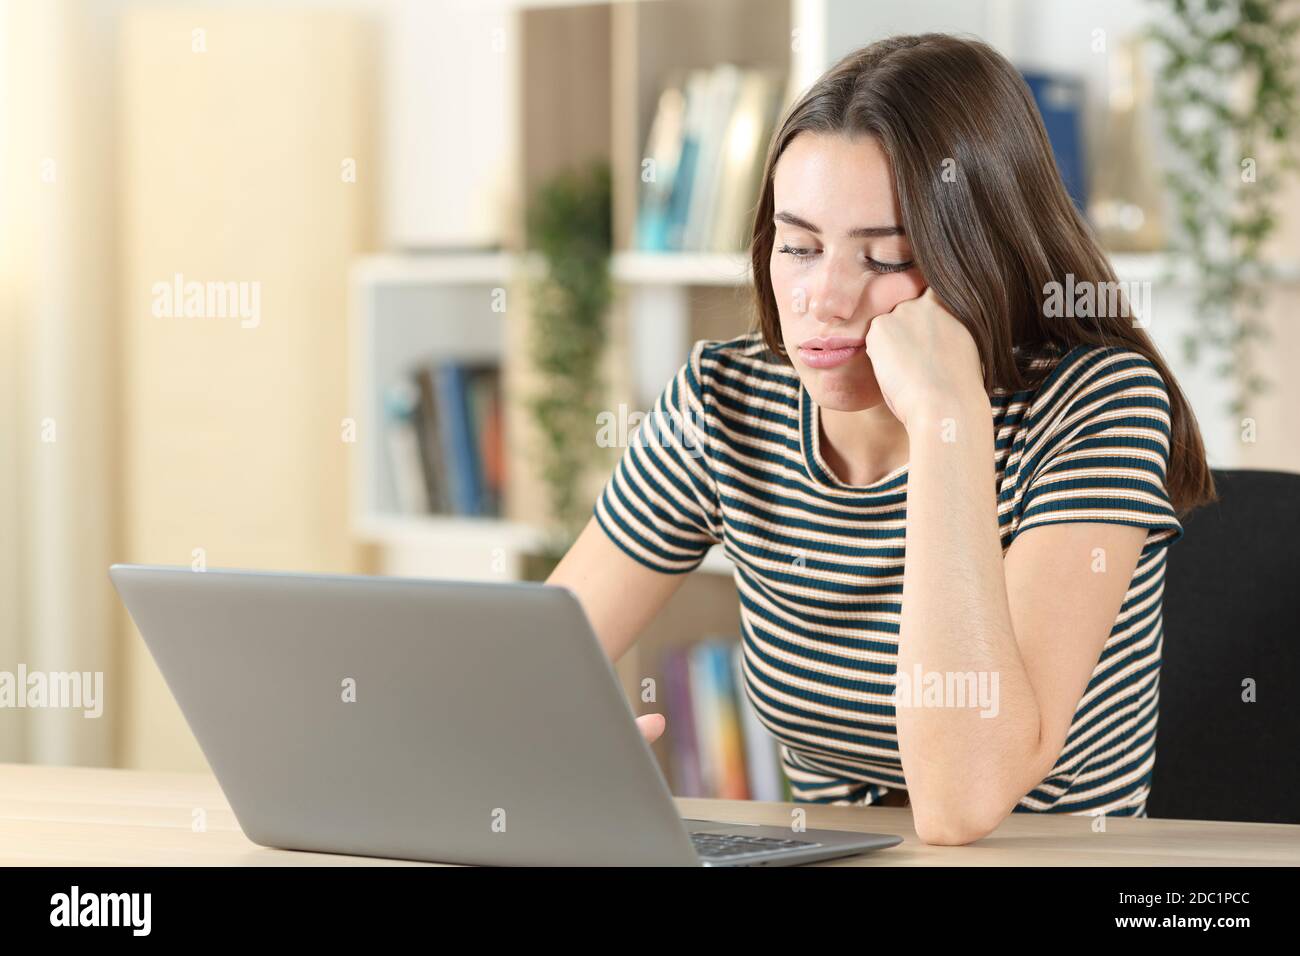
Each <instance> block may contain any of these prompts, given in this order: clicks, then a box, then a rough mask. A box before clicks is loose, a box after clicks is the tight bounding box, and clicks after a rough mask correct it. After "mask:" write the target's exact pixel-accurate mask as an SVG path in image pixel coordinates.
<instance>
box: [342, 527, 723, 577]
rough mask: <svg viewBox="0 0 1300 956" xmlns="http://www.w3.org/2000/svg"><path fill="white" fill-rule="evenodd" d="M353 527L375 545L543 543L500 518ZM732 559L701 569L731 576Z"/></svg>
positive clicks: (719, 554) (714, 556)
mask: <svg viewBox="0 0 1300 956" xmlns="http://www.w3.org/2000/svg"><path fill="white" fill-rule="evenodd" d="M353 528H354V530H355V532H356V535H357V537H358V538H360V539H361V540H363V541H366V542H369V543H372V544H382V545H389V546H392V545H400V546H407V547H411V546H413V547H437V548H443V549H470V548H473V549H476V550H477V549H491V548H501V549H503V550H504V551H507V552H510V553H512V554H525V553H529V552H533V551H535V550H536V549H537V548H539V547H540V546H541V544H542V542H543V538H544V536H543V534H542V532H541V531H540V530H538V529H537V528H534V527H531V526H529V525H526V524H521V523H519V522H516V521H506V520H503V519H497V518H467V517H458V516H452V515H447V516H442V515H400V514H393V515H385V514H369V515H362V516H361V517H359V518H357V520H356V521H355V522H354V524H353ZM734 567H735V566H734V565H733V564H732V563H731V559H730V558H728V557H727V556H726V555H725V554H723V551H722V548H721V547H720V546H715V547H714V548H712V549H711V550H710V551H709V553H708V555H706V556H705V558H704V561H703V562H702V563H701V564H700V566H699V568H698V570H699V571H702V572H704V573H705V574H725V575H730V574H731V573H732V571H733V570H734Z"/></svg>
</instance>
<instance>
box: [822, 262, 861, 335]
mask: <svg viewBox="0 0 1300 956" xmlns="http://www.w3.org/2000/svg"><path fill="white" fill-rule="evenodd" d="M818 265H819V268H818V269H817V270H816V274H815V275H814V276H813V278H812V279H811V280H810V281H809V283H808V286H807V293H808V308H807V312H808V316H809V317H810V318H812V319H813V320H815V321H817V322H819V323H822V324H827V325H829V324H832V323H839V322H847V321H849V320H850V319H852V318H853V314H854V313H855V312H857V310H858V303H859V302H861V301H862V293H863V290H864V289H865V288H866V284H867V278H868V273H867V272H865V271H864V270H863V269H862V268H861V267H859V266H856V265H855V264H854V263H852V262H848V261H844V260H842V259H837V258H833V257H830V256H826V257H824V258H823V259H822V261H821V263H819V264H818Z"/></svg>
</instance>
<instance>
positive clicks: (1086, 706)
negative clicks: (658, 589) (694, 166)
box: [595, 334, 1182, 816]
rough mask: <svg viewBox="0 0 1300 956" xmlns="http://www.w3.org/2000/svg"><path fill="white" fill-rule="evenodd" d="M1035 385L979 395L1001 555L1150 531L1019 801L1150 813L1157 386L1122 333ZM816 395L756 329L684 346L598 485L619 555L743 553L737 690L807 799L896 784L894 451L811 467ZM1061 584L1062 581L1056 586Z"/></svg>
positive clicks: (878, 793) (901, 480)
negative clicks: (866, 473) (1058, 747)
mask: <svg viewBox="0 0 1300 956" xmlns="http://www.w3.org/2000/svg"><path fill="white" fill-rule="evenodd" d="M1037 361H1038V362H1040V363H1047V364H1048V365H1050V366H1052V368H1051V371H1050V372H1049V373H1048V375H1047V377H1046V378H1045V379H1044V380H1043V381H1042V383H1041V384H1040V385H1039V386H1038V388H1037V389H1035V390H1031V391H1025V392H1015V393H995V394H994V395H993V396H991V405H992V411H993V419H994V434H995V443H994V448H993V455H994V461H995V465H996V470H997V489H998V498H997V501H998V524H999V528H1000V531H1001V537H1002V548H1003V552H1004V553H1005V552H1006V549H1007V548H1009V547H1010V546H1011V543H1012V542H1013V541H1014V540H1015V538H1016V536H1017V535H1018V534H1020V533H1021V532H1023V531H1024V530H1026V529H1028V528H1032V527H1036V526H1038V525H1043V524H1051V523H1058V522H1077V521H1100V522H1113V523H1120V524H1129V525H1138V526H1142V527H1146V528H1148V529H1149V531H1148V535H1147V540H1146V544H1145V546H1144V548H1143V550H1142V554H1141V557H1140V559H1139V562H1138V566H1137V569H1136V570H1135V571H1134V574H1133V577H1132V580H1131V582H1130V585H1129V588H1128V592H1127V595H1126V597H1125V599H1124V602H1123V605H1122V607H1121V609H1120V612H1119V615H1118V617H1117V618H1116V621H1115V625H1114V627H1113V629H1112V631H1111V634H1110V638H1109V640H1108V641H1107V643H1106V645H1105V648H1104V650H1103V652H1102V656H1101V659H1100V660H1099V661H1098V663H1097V666H1096V668H1095V669H1094V671H1093V675H1092V679H1091V680H1090V681H1089V684H1088V687H1087V690H1086V691H1085V693H1084V696H1083V699H1082V700H1081V701H1080V702H1079V706H1078V708H1077V710H1076V712H1075V716H1074V721H1073V723H1072V725H1071V728H1070V732H1069V735H1068V737H1067V741H1066V745H1065V749H1064V751H1063V752H1062V754H1061V757H1060V759H1059V760H1058V762H1057V764H1056V766H1055V767H1054V768H1053V770H1052V773H1051V775H1050V776H1048V778H1047V779H1045V780H1043V781H1042V782H1041V783H1040V784H1039V785H1038V786H1037V787H1035V788H1034V789H1033V790H1032V791H1031V792H1030V793H1028V794H1027V795H1026V796H1025V797H1024V798H1023V799H1022V800H1021V801H1020V803H1019V805H1018V806H1017V807H1016V810H1017V811H1019V812H1032V811H1049V812H1057V813H1096V812H1106V813H1108V814H1111V815H1117V816H1132V815H1139V816H1140V815H1143V814H1144V813H1145V806H1146V800H1147V795H1148V793H1149V790H1150V783H1151V769H1152V766H1153V764H1154V760H1155V730H1156V715H1157V709H1158V703H1159V683H1158V682H1159V674H1160V652H1161V641H1162V629H1161V623H1162V622H1161V598H1162V595H1163V587H1164V570H1165V555H1166V549H1167V547H1168V545H1170V544H1172V543H1173V542H1174V541H1176V540H1177V539H1178V538H1179V537H1181V535H1182V527H1181V525H1180V524H1179V522H1178V519H1177V517H1176V515H1175V513H1174V509H1173V507H1172V506H1171V504H1170V502H1169V498H1168V494H1167V491H1166V488H1165V476H1166V473H1167V468H1168V462H1169V438H1170V427H1169V398H1168V392H1167V390H1166V388H1165V384H1164V383H1163V382H1162V381H1161V379H1160V376H1159V374H1158V372H1157V371H1156V369H1155V367H1154V366H1153V365H1152V364H1151V363H1150V362H1149V361H1148V360H1147V359H1145V358H1144V357H1142V356H1141V355H1139V354H1138V353H1136V352H1133V351H1131V350H1128V349H1122V348H1102V347H1096V346H1086V345H1081V346H1077V347H1075V348H1073V349H1071V350H1069V351H1068V352H1066V353H1065V354H1064V355H1061V354H1059V353H1047V354H1045V355H1044V356H1043V357H1041V358H1039V359H1038V360H1037ZM818 421H819V409H818V407H817V405H816V403H815V402H813V401H812V399H811V397H810V396H809V395H808V393H807V391H806V390H805V389H804V388H803V386H802V383H801V382H800V380H799V377H798V375H797V373H796V372H795V371H794V369H793V368H791V367H789V366H787V365H782V364H778V363H776V362H773V361H771V357H770V356H769V355H768V353H767V350H766V348H765V346H764V344H763V342H762V340H761V338H759V337H758V336H757V335H755V334H749V335H744V336H740V337H737V338H735V339H731V340H728V341H722V342H715V341H703V342H698V343H696V345H695V347H694V348H693V349H692V351H691V354H690V357H689V359H688V360H687V362H686V363H685V364H684V365H683V366H682V368H681V370H680V371H679V372H678V373H677V375H676V376H675V377H674V378H673V379H672V381H670V382H669V383H668V385H667V387H666V388H665V389H664V391H663V393H662V394H661V395H660V396H659V398H658V400H657V402H656V403H655V407H654V408H653V409H652V410H651V412H650V413H649V414H648V416H647V418H646V420H645V422H644V423H643V424H642V426H641V429H640V430H639V431H638V433H637V434H636V436H635V437H634V440H633V441H632V443H631V444H630V446H629V447H628V449H627V450H626V452H625V453H624V455H623V457H622V459H621V461H620V462H619V464H618V466H617V467H616V468H615V470H614V473H613V475H612V476H611V477H610V479H609V481H608V483H607V484H606V486H605V489H604V491H603V493H602V494H601V496H600V498H599V500H598V501H597V502H596V507H595V514H596V518H597V520H598V522H599V523H600V525H601V527H602V528H604V529H605V532H606V533H607V534H608V535H609V537H610V538H611V539H612V540H613V541H614V542H615V543H617V544H618V545H619V547H621V548H622V549H623V550H624V551H625V552H626V553H627V554H629V555H631V556H632V557H633V558H635V559H636V560H637V561H639V562H641V563H642V564H644V565H646V566H648V567H650V568H653V569H655V570H657V571H661V572H664V573H670V574H680V573H683V572H686V571H690V570H692V569H693V568H695V567H696V566H697V565H698V564H699V563H700V561H701V560H703V558H704V555H705V554H706V553H707V552H708V550H709V548H710V547H711V546H712V545H714V544H718V543H720V544H722V545H723V547H724V549H725V551H726V553H727V555H728V556H729V557H730V558H731V560H732V561H733V562H735V565H736V571H735V580H736V585H737V588H738V591H739V594H740V609H741V623H742V641H743V645H744V654H743V661H744V678H745V687H746V691H747V694H748V696H749V698H750V700H751V701H752V702H753V704H754V706H755V708H756V709H757V712H758V714H759V718H760V719H761V720H762V722H763V723H764V725H765V726H766V727H767V728H768V729H769V730H771V732H772V733H773V734H774V735H775V736H776V738H777V740H778V741H779V742H780V743H781V745H782V746H781V753H782V763H783V765H784V769H785V773H786V775H787V777H788V778H789V780H790V783H791V788H792V791H793V793H794V795H795V798H796V799H797V800H800V801H810V802H822V803H837V804H863V803H868V804H869V803H873V802H875V801H876V800H878V799H880V797H882V796H883V795H884V794H885V793H887V792H888V791H889V790H890V789H894V788H899V787H901V786H902V785H903V773H902V767H901V764H900V761H899V755H898V740H897V736H896V733H895V714H894V703H893V693H894V684H895V674H896V669H897V650H898V627H899V617H900V613H901V610H902V605H901V601H902V588H903V558H904V547H903V546H904V533H905V517H906V501H907V470H908V469H907V466H906V465H904V466H902V467H901V468H898V469H896V470H895V471H893V472H891V473H890V474H888V475H885V476H884V477H883V478H881V479H880V480H878V481H876V482H874V483H872V484H870V485H861V486H855V485H849V484H846V483H845V482H843V481H841V480H840V479H839V478H838V477H836V476H835V475H834V474H833V473H832V472H831V471H830V469H829V468H828V467H827V466H826V463H825V460H824V459H823V457H822V455H821V452H820V448H819V441H818V435H819V432H820V429H819V425H818ZM1063 599H1068V596H1063Z"/></svg>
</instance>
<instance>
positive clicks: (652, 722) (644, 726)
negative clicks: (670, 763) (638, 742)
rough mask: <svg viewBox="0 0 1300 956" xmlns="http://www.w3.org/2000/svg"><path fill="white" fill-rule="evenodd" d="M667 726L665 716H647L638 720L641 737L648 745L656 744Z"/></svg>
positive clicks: (637, 724)
mask: <svg viewBox="0 0 1300 956" xmlns="http://www.w3.org/2000/svg"><path fill="white" fill-rule="evenodd" d="M666 725H667V722H666V721H665V720H664V715H663V714H646V715H645V716H644V717H638V718H637V719H636V726H637V729H638V730H640V731H641V736H642V737H644V738H645V742H646V743H648V744H652V743H654V742H655V741H656V740H658V739H659V738H660V736H662V735H663V732H664V727H665V726H666Z"/></svg>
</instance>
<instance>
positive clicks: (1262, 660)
mask: <svg viewBox="0 0 1300 956" xmlns="http://www.w3.org/2000/svg"><path fill="white" fill-rule="evenodd" d="M1214 478H1215V481H1216V483H1217V484H1218V491H1219V497H1220V500H1219V501H1218V502H1216V503H1214V504H1212V505H1208V506H1206V507H1204V508H1199V509H1196V510H1195V511H1193V512H1192V513H1191V514H1189V515H1188V516H1187V517H1186V518H1185V519H1184V521H1183V529H1184V535H1183V538H1182V539H1181V540H1179V541H1177V542H1175V543H1174V544H1173V545H1172V546H1171V547H1170V549H1169V552H1168V566H1167V568H1166V577H1165V598H1164V660H1163V663H1162V667H1161V676H1160V718H1159V727H1158V730H1157V736H1156V763H1155V770H1154V773H1153V780H1152V784H1151V796H1150V798H1149V799H1148V801H1147V814H1148V816H1152V817H1164V818H1167V819H1183V820H1243V821H1250V822H1256V823H1300V475H1296V474H1289V473H1284V472H1276V471H1215V472H1214ZM1250 697H1253V698H1254V699H1253V701H1251V702H1248V701H1249V698H1250Z"/></svg>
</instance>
